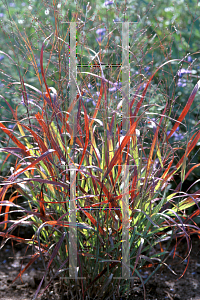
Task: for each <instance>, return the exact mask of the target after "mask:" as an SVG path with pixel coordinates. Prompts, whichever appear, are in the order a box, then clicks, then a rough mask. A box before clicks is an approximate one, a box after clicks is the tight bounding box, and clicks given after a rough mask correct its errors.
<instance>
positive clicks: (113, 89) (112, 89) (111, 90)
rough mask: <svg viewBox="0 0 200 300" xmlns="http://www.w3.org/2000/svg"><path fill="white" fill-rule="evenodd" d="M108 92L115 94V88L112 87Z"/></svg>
mask: <svg viewBox="0 0 200 300" xmlns="http://www.w3.org/2000/svg"><path fill="white" fill-rule="evenodd" d="M108 90H109V92H116V90H117V88H116V87H115V86H114V87H112V88H109V89H108Z"/></svg>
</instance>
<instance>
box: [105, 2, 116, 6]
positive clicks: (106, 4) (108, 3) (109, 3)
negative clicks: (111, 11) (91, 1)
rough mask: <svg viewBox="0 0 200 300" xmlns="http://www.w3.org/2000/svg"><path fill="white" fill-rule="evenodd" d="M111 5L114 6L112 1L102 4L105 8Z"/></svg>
mask: <svg viewBox="0 0 200 300" xmlns="http://www.w3.org/2000/svg"><path fill="white" fill-rule="evenodd" d="M112 4H114V2H113V1H106V2H104V5H105V6H108V5H112Z"/></svg>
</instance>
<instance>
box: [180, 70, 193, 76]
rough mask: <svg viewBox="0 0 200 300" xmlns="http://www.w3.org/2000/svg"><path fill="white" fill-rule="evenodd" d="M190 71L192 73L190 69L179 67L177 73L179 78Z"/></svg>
mask: <svg viewBox="0 0 200 300" xmlns="http://www.w3.org/2000/svg"><path fill="white" fill-rule="evenodd" d="M190 73H192V71H190V70H186V69H180V70H179V71H178V73H177V74H178V76H179V77H180V78H181V77H182V76H183V75H184V74H190Z"/></svg>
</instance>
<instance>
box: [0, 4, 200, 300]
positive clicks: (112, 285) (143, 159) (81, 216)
mask: <svg viewBox="0 0 200 300" xmlns="http://www.w3.org/2000/svg"><path fill="white" fill-rule="evenodd" d="M82 2H83V3H82V4H81V5H82V6H80V9H77V8H76V5H75V4H74V3H71V4H68V3H67V5H65V4H64V1H63V3H62V1H61V2H59V3H58V2H57V1H56V0H54V1H48V2H47V1H46V2H45V1H42V2H40V1H35V2H33V1H31V2H30V5H29V10H27V11H25V10H24V11H23V14H24V19H22V20H21V19H19V17H17V16H16V15H14V14H13V11H11V12H10V8H9V7H8V6H7V5H5V7H4V9H5V12H4V13H5V14H7V17H8V19H5V20H4V24H5V26H4V27H2V32H3V34H4V38H5V41H7V49H9V50H8V51H7V49H2V50H1V53H0V54H1V57H3V59H2V64H1V69H2V75H1V76H2V77H1V78H2V79H1V80H4V86H3V89H2V92H1V106H2V108H1V122H0V129H1V150H0V151H1V153H7V156H5V158H4V164H6V162H7V161H8V159H10V158H11V157H12V160H11V162H12V163H13V165H10V166H11V168H10V171H7V175H5V176H2V180H1V189H0V200H1V202H0V211H1V216H2V217H3V219H1V220H2V221H1V223H0V224H1V232H0V235H1V237H2V238H3V239H2V245H1V247H3V246H4V245H5V243H6V241H7V240H9V239H11V240H13V241H18V242H22V243H26V244H27V246H28V247H32V248H33V250H34V253H33V255H32V257H31V259H30V262H29V263H28V264H27V265H26V266H25V267H24V268H23V269H21V271H20V273H19V274H18V276H17V277H16V279H17V278H19V277H20V276H21V275H23V273H24V272H25V271H26V270H27V269H28V268H29V267H30V266H31V265H32V264H33V262H35V261H36V260H37V259H39V258H41V259H42V262H43V265H44V270H43V278H42V280H41V282H40V284H39V286H38V288H37V291H36V294H35V296H34V299H36V298H37V297H38V295H39V292H40V289H41V286H42V283H43V282H44V279H45V276H47V275H48V274H50V276H51V277H50V279H49V281H48V282H47V284H46V286H45V288H46V289H47V288H48V287H49V285H50V283H51V282H52V281H53V280H58V281H59V282H61V283H62V288H63V289H65V295H66V297H68V298H69V299H72V298H73V297H74V298H73V299H117V297H121V296H127V295H129V293H130V292H131V289H130V285H129V282H130V281H131V283H133V280H132V279H130V281H129V279H128V280H127V279H126V278H124V277H123V274H122V270H123V265H122V261H123V258H124V257H123V256H124V255H125V254H124V253H125V252H123V249H124V248H123V243H125V242H126V246H127V248H126V249H125V250H127V251H128V254H129V264H127V265H126V266H125V269H128V277H129V276H130V277H132V278H134V277H138V278H139V279H140V281H141V283H142V286H143V288H144V297H145V284H146V282H147V281H148V280H149V278H150V277H151V276H152V275H153V274H154V273H155V272H156V271H157V270H158V269H159V267H160V266H162V265H164V264H165V265H166V259H167V257H168V255H169V253H170V251H171V249H170V242H171V240H172V239H175V238H176V239H181V238H185V239H186V241H187V246H188V249H187V250H188V253H189V252H190V249H191V240H190V236H191V234H194V233H198V232H199V228H198V225H197V224H196V223H195V222H194V221H193V217H194V216H197V215H198V214H199V207H198V201H199V190H197V191H196V192H194V193H190V194H189V193H185V192H183V191H181V187H182V184H183V183H184V181H185V180H186V179H187V178H188V176H189V175H190V174H191V173H192V172H193V171H194V170H195V169H196V168H197V167H199V163H196V164H193V165H192V167H191V166H190V165H189V164H188V157H189V156H190V155H191V153H193V152H192V151H194V149H195V147H196V145H197V143H198V141H199V138H200V130H199V128H198V123H197V122H196V123H195V124H194V126H193V128H192V130H191V131H190V132H187V131H184V130H183V128H187V127H186V125H185V124H186V121H187V120H186V116H187V114H188V113H189V112H190V108H191V107H192V105H193V102H194V101H195V96H196V94H197V92H198V88H199V82H197V83H196V85H195V86H194V88H193V90H191V92H190V96H189V98H188V99H187V101H186V103H185V104H184V106H181V105H179V110H180V109H181V112H180V114H177V111H176V112H175V111H174V107H175V105H176V104H178V100H177V98H176V97H175V90H176V87H177V84H178V86H180V80H179V79H180V78H179V79H178V77H177V78H176V73H177V72H178V67H177V65H178V63H180V59H172V58H171V57H170V56H169V55H165V59H164V61H162V63H160V64H159V66H158V65H157V61H156V57H155V58H153V51H155V49H157V47H160V51H162V50H163V47H165V46H164V42H163V41H162V42H161V41H158V40H157V39H156V40H155V42H154V43H153V44H151V45H152V46H151V48H150V49H147V48H146V47H147V45H148V42H149V37H148V36H146V35H145V29H144V28H143V27H142V24H143V20H144V19H143V18H142V19H140V18H139V20H138V22H137V23H135V24H132V25H129V30H130V34H129V35H130V36H129V40H130V48H129V51H128V52H129V58H128V59H129V62H130V70H131V73H130V98H127V97H124V95H125V94H124V82H123V78H122V77H123V76H122V75H121V71H120V68H121V63H122V55H121V52H122V51H123V50H122V48H123V47H122V44H123V38H124V37H122V35H121V33H122V32H121V26H122V24H121V23H120V19H121V18H122V14H121V10H120V9H119V10H116V5H118V7H119V8H120V5H119V4H117V3H114V1H106V2H105V3H104V1H97V2H96V7H95V6H94V5H93V4H89V3H86V2H84V1H82ZM24 3H25V4H27V2H26V1H25V2H24ZM16 5H17V7H18V5H20V3H19V1H16ZM123 5H124V4H122V6H121V9H122V8H123ZM41 7H42V9H40V8H41ZM101 7H102V8H101ZM100 8H101V9H102V11H101V10H100ZM96 11H98V12H99V19H100V20H103V22H99V20H98V19H97V14H96ZM117 12H118V15H117ZM106 14H107V15H106ZM105 15H106V17H105ZM19 20H21V22H19ZM30 20H31V21H30ZM109 20H115V22H113V21H112V22H110V23H109V22H108V21H109ZM126 21H127V22H128V21H129V20H128V19H127V20H126ZM30 22H31V27H28V25H30ZM70 22H76V34H77V36H76V40H77V42H76V44H77V48H76V56H77V57H75V58H74V57H73V49H72V44H70V43H71V41H72V36H70V33H72V31H70V27H71V26H72V23H70ZM7 36H9V38H10V40H9V39H8V40H6V37H7ZM167 38H168V37H167ZM2 47H3V46H2ZM152 49H153V50H152ZM144 50H145V51H144ZM165 50H166V52H167V49H165ZM70 51H71V52H70ZM157 51H158V50H157ZM128 52H127V53H128ZM151 54H152V57H151V58H152V60H151V63H150V64H148V65H145V63H146V60H145V59H146V56H148V55H150V56H151ZM0 60H1V58H0ZM109 64H110V67H108V65H109ZM111 64H112V66H111ZM74 65H75V66H76V67H77V78H75V80H74V82H75V90H73V87H72V82H73V78H72V75H73V73H70V72H71V71H70V70H71V69H72V68H73V66H74ZM181 70H183V69H181ZM179 72H180V71H179ZM159 74H160V75H159ZM163 74H164V75H163ZM187 74H189V72H188V73H187ZM179 75H180V73H178V75H177V76H179ZM70 76H71V78H69V77H70ZM159 76H160V77H159ZM179 77H180V76H179ZM170 78H171V83H169V82H170ZM126 86H127V85H126ZM72 90H73V91H72ZM74 91H75V93H76V96H75V97H74V98H73V101H72V102H70V96H71V95H72V94H73V93H74ZM73 95H74V94H73ZM121 99H123V100H124V102H123V101H122V100H121ZM75 107H77V110H74V108H75ZM122 107H123V108H124V107H125V110H126V111H127V112H128V115H126V116H127V117H128V120H129V121H128V122H127V121H126V119H125V115H124V110H123V109H122ZM73 118H74V119H75V120H77V122H76V127H77V132H76V134H74V127H73V126H72V125H74V124H73V123H72V122H71V121H70V120H72V119H73ZM125 124H128V127H127V130H125V131H124V128H125ZM184 126H185V127H184ZM180 128H181V132H178V130H180ZM127 167H128V173H127V172H126V170H127V169H126V168H127ZM8 172H10V173H8ZM177 174H178V175H180V181H179V182H178V183H177V184H176V186H175V180H174V177H175V176H176V175H177ZM11 188H12V191H14V192H13V194H12V195H11V196H10V198H9V199H8V198H6V197H7V196H6V195H7V192H8V191H10V189H11ZM19 196H20V198H21V202H20V201H19ZM126 201H127V202H126ZM74 203H75V204H74ZM126 204H127V206H126ZM72 207H74V209H75V211H73V209H72ZM191 207H193V210H192V213H190V214H188V208H191ZM14 212H15V213H16V212H20V217H18V218H17V219H13V217H12V215H13V213H14ZM72 212H73V214H74V215H75V222H73V221H72V220H73V218H72V217H71V215H72ZM127 213H128V217H127V216H126V218H125V215H126V214H127ZM124 220H126V221H127V222H125V221H124ZM19 226H20V227H22V226H23V227H28V226H31V227H32V228H33V230H34V235H33V236H32V238H30V239H24V238H20V237H18V236H16V235H13V234H12V232H13V230H14V229H16V228H17V227H19ZM73 228H75V229H76V230H74V231H73V230H72V231H71V232H72V233H73V232H74V237H76V238H74V240H70V230H71V229H73ZM126 232H128V235H129V241H128V242H127V241H126V240H125V239H124V237H125V236H126V237H127V235H126ZM76 235H77V236H76ZM129 245H130V247H129ZM71 247H72V248H73V247H74V249H76V250H77V251H76V252H77V253H75V254H74V257H75V261H76V260H77V276H78V278H77V279H75V278H70V251H71V250H70V249H71ZM169 249H170V251H169ZM147 268H149V269H148V270H150V271H149V273H148V274H149V275H148V278H146V279H145V280H144V278H143V277H142V272H143V270H144V269H145V270H146V269H147ZM168 268H170V267H169V266H168ZM186 268H187V267H186ZM120 277H121V279H119V278H120ZM55 278H56V279H55ZM113 297H115V298H113ZM68 298H66V299H68Z"/></svg>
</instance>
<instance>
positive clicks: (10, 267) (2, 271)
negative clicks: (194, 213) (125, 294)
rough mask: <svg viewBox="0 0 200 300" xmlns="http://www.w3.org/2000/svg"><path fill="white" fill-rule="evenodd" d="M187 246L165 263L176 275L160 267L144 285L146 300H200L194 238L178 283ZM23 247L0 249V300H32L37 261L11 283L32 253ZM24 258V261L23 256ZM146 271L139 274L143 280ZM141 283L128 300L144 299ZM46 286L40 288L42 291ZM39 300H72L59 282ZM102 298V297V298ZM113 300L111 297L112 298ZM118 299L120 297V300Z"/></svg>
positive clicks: (198, 248) (199, 260)
mask: <svg viewBox="0 0 200 300" xmlns="http://www.w3.org/2000/svg"><path fill="white" fill-rule="evenodd" d="M186 250H187V244H186V242H185V241H183V243H182V244H181V245H180V247H179V248H178V249H177V252H176V254H177V257H176V258H175V259H173V257H170V258H169V259H168V261H167V263H168V265H169V266H170V267H171V268H172V269H173V270H174V271H175V272H176V274H177V275H174V274H173V273H172V272H171V271H170V270H169V269H168V268H166V267H162V269H160V270H159V272H158V273H157V274H156V275H154V276H153V277H152V278H151V279H150V281H149V282H148V283H147V285H146V300H156V299H157V300H163V299H170V300H172V299H173V300H179V299H181V300H200V241H199V239H198V237H197V236H193V237H192V251H191V255H190V261H189V266H188V269H187V271H186V273H185V274H184V276H183V277H182V278H181V279H179V280H177V278H179V277H180V276H181V274H182V273H183V271H184V269H185V267H186V265H187V260H185V261H184V262H182V263H181V261H182V260H181V259H180V258H178V256H179V257H185V252H186ZM25 251H26V247H25V245H23V246H22V245H17V244H15V246H14V253H13V249H12V246H11V243H10V244H6V245H5V246H4V247H3V248H2V249H1V250H0V299H1V300H14V299H17V300H30V299H33V297H34V294H35V292H36V289H37V287H38V285H39V283H40V280H41V279H42V276H43V272H42V269H43V265H42V262H41V261H39V262H37V263H34V264H33V265H32V266H31V267H30V268H29V269H27V271H26V272H25V274H24V275H23V277H22V280H23V282H22V281H21V280H20V279H18V280H17V281H16V282H14V283H12V281H13V279H14V278H15V277H16V276H17V274H18V272H19V270H20V266H21V264H22V265H23V266H24V265H25V264H26V262H28V261H29V258H30V254H31V250H29V252H28V253H26V254H25ZM24 256H25V259H24V260H23V257H24ZM147 275H148V271H144V272H143V273H142V276H143V278H144V279H145V278H146V277H147ZM140 284H141V283H140V281H139V280H137V279H136V278H135V281H134V284H133V286H132V291H131V295H129V298H127V299H129V300H130V299H131V300H134V299H135V300H136V299H137V300H142V299H144V293H143V289H142V287H141V286H140ZM44 288H45V285H43V286H42V290H44ZM37 299H40V300H47V299H48V300H65V299H66V300H67V299H72V296H70V295H69V293H67V292H66V291H64V290H62V289H61V288H60V285H59V284H58V282H56V281H55V282H54V284H52V285H51V286H50V288H49V289H48V290H47V291H46V292H45V293H44V295H43V296H42V297H41V296H40V297H38V298H37ZM102 299H104V298H102ZM113 299H114V298H113ZM119 299H120V300H121V299H123V298H119ZM124 299H125V298H124Z"/></svg>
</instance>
